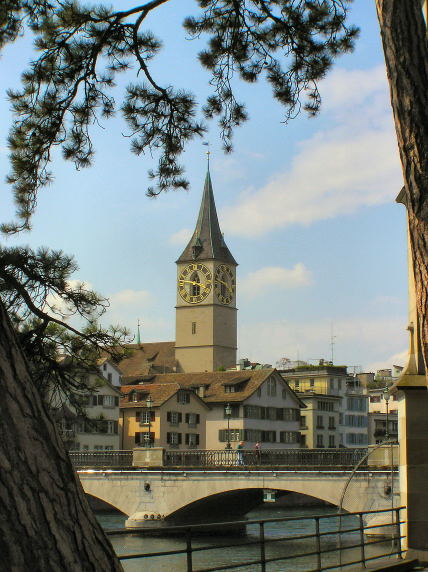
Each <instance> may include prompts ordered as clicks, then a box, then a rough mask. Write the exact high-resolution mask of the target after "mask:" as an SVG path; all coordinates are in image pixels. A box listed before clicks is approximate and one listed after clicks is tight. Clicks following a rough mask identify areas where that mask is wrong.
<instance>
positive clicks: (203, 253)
mask: <svg viewBox="0 0 428 572" xmlns="http://www.w3.org/2000/svg"><path fill="white" fill-rule="evenodd" d="M212 259H215V260H218V261H220V262H226V263H229V264H234V265H236V264H237V262H236V260H235V259H234V258H233V256H232V254H231V253H230V250H229V249H228V247H227V246H226V243H225V242H224V238H223V234H222V232H221V230H220V225H219V222H218V217H217V210H216V207H215V202H214V193H213V188H212V184H211V177H210V172H209V171H207V175H206V177H205V185H204V192H203V195H202V202H201V208H200V209H199V216H198V220H197V222H196V228H195V232H194V233H193V236H192V238H191V239H190V241H189V244H188V245H187V246H186V248H185V249H184V251H183V253H182V254H181V256H180V257H179V259H178V260H177V262H190V261H193V260H212Z"/></svg>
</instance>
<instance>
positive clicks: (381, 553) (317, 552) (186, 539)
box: [106, 507, 405, 572]
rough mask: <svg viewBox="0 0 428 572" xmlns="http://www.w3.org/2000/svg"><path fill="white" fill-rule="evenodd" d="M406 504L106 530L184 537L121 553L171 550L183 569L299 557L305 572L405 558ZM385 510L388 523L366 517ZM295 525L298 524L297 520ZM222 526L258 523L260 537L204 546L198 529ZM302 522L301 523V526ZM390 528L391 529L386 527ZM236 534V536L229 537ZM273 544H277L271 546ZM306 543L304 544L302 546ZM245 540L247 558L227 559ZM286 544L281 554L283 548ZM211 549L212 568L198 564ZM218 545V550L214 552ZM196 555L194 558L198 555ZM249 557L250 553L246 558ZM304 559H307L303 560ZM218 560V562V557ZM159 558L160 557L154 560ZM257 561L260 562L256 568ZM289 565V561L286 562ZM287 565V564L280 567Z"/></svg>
mask: <svg viewBox="0 0 428 572" xmlns="http://www.w3.org/2000/svg"><path fill="white" fill-rule="evenodd" d="M404 508H405V507H397V508H394V509H392V508H389V509H383V510H372V511H364V512H355V513H340V514H330V515H322V516H307V517H288V518H274V519H265V520H247V521H238V522H237V521H235V522H223V523H215V524H200V525H187V526H173V527H162V528H161V529H157V530H154V529H148V528H133V529H132V530H111V531H107V532H106V533H107V534H108V535H109V536H117V535H123V534H139V535H143V536H150V535H153V533H156V534H158V535H159V534H162V536H166V535H169V534H174V538H179V537H181V539H182V542H183V548H179V549H176V550H166V551H159V552H146V553H135V554H119V555H118V557H119V560H121V561H125V560H131V559H137V558H156V559H157V558H159V559H160V558H162V557H164V558H165V557H171V556H172V555H182V556H183V567H180V569H182V570H186V571H187V572H214V571H218V570H229V569H232V568H233V569H237V568H244V567H250V569H251V570H252V571H256V570H261V571H262V572H266V570H267V568H266V564H268V563H269V562H280V561H281V562H290V568H288V569H289V570H296V566H297V563H302V562H303V564H302V565H304V566H305V568H304V569H305V570H306V571H307V572H315V571H317V572H320V571H323V570H333V569H337V568H341V569H342V568H343V567H347V566H355V565H356V564H362V565H363V567H365V566H366V564H367V563H368V562H370V561H372V560H378V559H381V558H386V557H388V558H393V559H394V560H396V559H401V558H402V540H403V539H404V538H405V536H403V535H402V533H401V525H402V524H404V521H402V520H400V511H401V510H403V509H404ZM381 513H385V514H386V515H387V517H389V521H390V523H388V522H387V521H388V519H387V521H386V523H383V524H372V525H370V521H368V522H366V521H367V519H370V518H373V516H375V515H379V514H381ZM345 519H351V520H350V522H349V521H348V522H349V524H348V525H347V526H344V520H345ZM297 521H311V523H312V527H313V532H310V533H305V534H299V533H296V530H298V529H299V526H296V522H297ZM273 523H276V524H277V523H280V524H283V525H284V528H281V533H282V534H281V536H278V534H276V535H275V536H269V534H268V532H269V526H271V525H272V524H273ZM293 525H294V526H293ZM213 526H214V527H215V529H216V530H218V529H221V530H223V531H224V533H225V534H228V531H230V529H233V528H235V529H236V527H237V526H242V527H249V528H247V531H248V530H249V529H251V528H253V529H254V528H255V530H256V531H257V534H256V537H255V538H254V535H253V538H254V539H252V538H251V536H247V538H245V539H244V540H240V541H239V542H237V541H235V542H233V541H232V542H228V543H227V544H209V545H203V546H200V535H201V534H203V533H204V532H205V533H206V532H207V531H209V530H210V528H211V529H212V528H213ZM300 528H301V527H300ZM385 529H387V531H388V532H387V533H386V532H385ZM376 532H378V534H379V535H380V534H382V536H383V538H379V537H373V538H372V539H370V540H369V539H368V538H367V536H366V535H367V533H369V534H372V535H376ZM198 535H199V539H198V542H197V544H198V545H195V543H194V540H195V537H197V536H198ZM385 536H386V538H387V546H388V548H387V549H385V542H386V539H385ZM231 538H232V537H231ZM272 545H275V550H274V551H272V550H271V547H272ZM303 545H305V546H306V549H304V550H302V546H303ZM242 546H245V547H246V550H245V555H244V559H243V561H240V562H236V559H234V562H233V563H230V561H229V562H227V559H226V561H225V548H232V547H242ZM280 549H281V550H283V552H282V553H281V554H279V550H280ZM207 551H213V552H214V553H211V554H210V556H209V562H210V564H211V565H210V567H209V568H206V567H204V568H197V567H196V565H197V564H196V563H195V562H194V561H195V560H197V555H198V554H200V553H202V552H207ZM215 551H220V552H215ZM217 555H218V556H217ZM195 557H196V558H195ZM245 557H247V559H245ZM303 559H306V560H303ZM216 561H217V563H216ZM156 562H159V561H158V560H156ZM256 566H257V568H256ZM284 566H285V565H284ZM281 569H282V570H287V568H286V567H284V568H281Z"/></svg>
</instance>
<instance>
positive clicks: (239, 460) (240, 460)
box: [236, 441, 245, 465]
mask: <svg viewBox="0 0 428 572" xmlns="http://www.w3.org/2000/svg"><path fill="white" fill-rule="evenodd" d="M244 446H245V443H244V441H239V443H238V445H237V446H236V464H237V465H243V464H244V453H243V451H242V450H243V448H244Z"/></svg>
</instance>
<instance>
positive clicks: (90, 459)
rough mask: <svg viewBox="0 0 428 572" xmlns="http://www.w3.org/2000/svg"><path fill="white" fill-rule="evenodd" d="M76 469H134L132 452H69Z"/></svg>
mask: <svg viewBox="0 0 428 572" xmlns="http://www.w3.org/2000/svg"><path fill="white" fill-rule="evenodd" d="M68 454H69V457H70V459H71V462H72V464H73V467H74V468H76V469H84V468H93V467H110V468H113V467H117V468H120V467H132V457H133V452H132V451H69V453H68Z"/></svg>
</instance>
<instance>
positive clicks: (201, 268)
mask: <svg viewBox="0 0 428 572" xmlns="http://www.w3.org/2000/svg"><path fill="white" fill-rule="evenodd" d="M211 287H212V274H211V272H210V270H209V269H208V268H207V267H206V266H205V265H204V264H196V263H192V264H188V265H187V266H186V267H185V268H183V270H182V271H181V273H180V275H179V277H178V292H179V294H180V296H181V298H182V299H183V300H184V301H185V302H188V303H189V304H199V302H202V301H203V300H205V298H206V297H207V296H208V294H209V293H210V292H211Z"/></svg>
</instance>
